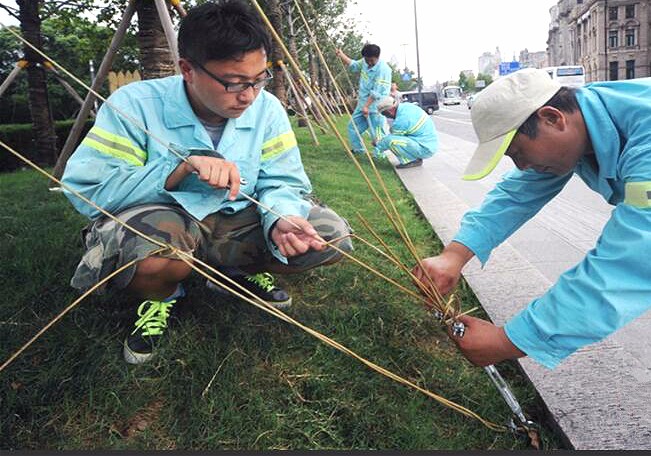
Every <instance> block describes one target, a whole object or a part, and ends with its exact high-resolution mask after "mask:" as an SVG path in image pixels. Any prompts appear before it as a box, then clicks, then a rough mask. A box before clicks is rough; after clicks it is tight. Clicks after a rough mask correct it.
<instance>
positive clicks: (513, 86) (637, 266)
mask: <svg viewBox="0 0 651 456" xmlns="http://www.w3.org/2000/svg"><path fill="white" fill-rule="evenodd" d="M471 114H472V122H473V126H474V128H475V132H476V133H477V136H478V137H479V146H478V147H477V150H476V151H475V154H474V155H473V157H472V159H471V161H470V163H469V165H468V167H467V169H466V172H465V176H464V178H465V179H468V180H475V179H481V178H482V177H484V176H486V175H487V174H488V173H490V172H491V171H492V170H493V169H494V168H495V166H496V164H497V162H498V161H499V160H500V159H501V157H502V156H503V155H506V156H507V157H509V158H511V159H512V160H513V162H514V163H515V165H516V166H517V168H518V169H517V170H513V171H510V172H509V173H507V174H506V175H505V176H504V178H503V180H502V181H501V182H500V183H499V184H497V185H496V187H495V188H494V189H493V190H492V191H491V192H489V193H488V195H487V196H486V199H485V200H484V202H483V204H482V206H481V207H479V208H477V209H473V210H471V211H469V212H468V213H466V214H465V216H464V217H463V219H462V221H461V228H460V229H459V231H458V233H457V234H456V236H455V237H454V240H453V241H452V242H450V244H448V245H447V246H446V247H445V248H444V250H443V251H442V252H441V254H440V255H438V256H436V257H432V258H427V259H425V260H423V261H422V262H421V264H420V265H419V266H416V267H415V268H414V273H415V274H416V276H417V277H418V278H419V279H420V280H421V281H424V277H425V274H427V275H428V276H429V277H431V278H432V279H433V281H434V283H435V285H436V286H437V287H438V289H439V291H440V292H441V293H443V294H446V293H448V292H449V291H450V290H451V289H452V288H453V287H454V286H455V285H456V283H457V281H458V280H459V277H460V274H461V270H462V268H463V266H464V265H465V264H466V263H467V262H468V261H469V260H470V259H471V258H472V257H473V256H477V258H478V259H479V260H480V261H481V263H482V264H485V263H486V261H487V260H488V257H489V255H490V252H491V251H492V250H493V249H494V248H495V247H497V246H498V245H499V244H500V243H501V242H502V241H504V240H505V239H506V238H507V237H508V236H510V235H511V234H512V233H513V232H514V231H516V230H517V229H518V228H519V227H520V226H522V225H523V224H524V223H525V222H526V221H527V220H529V219H530V218H532V217H533V216H534V215H535V214H536V213H537V212H538V211H539V210H540V209H541V208H542V207H543V206H544V205H545V204H546V203H547V202H548V201H550V200H551V199H552V198H553V197H554V196H555V195H557V194H558V193H559V192H560V191H561V189H562V188H563V187H564V186H565V184H566V183H567V182H568V181H569V179H570V178H571V176H572V174H573V173H576V174H577V175H578V176H579V177H581V179H583V181H585V183H586V184H587V185H588V186H589V187H590V188H591V189H593V190H594V191H596V192H597V193H599V194H601V195H602V196H603V198H604V199H605V200H606V201H607V202H608V203H610V204H612V205H613V206H614V209H613V211H612V215H611V218H610V220H609V221H608V223H607V224H606V226H605V227H604V229H603V232H602V234H601V236H600V238H599V240H598V242H597V244H596V246H595V247H594V248H593V249H592V250H590V251H589V252H588V253H587V254H586V256H585V258H584V259H583V260H582V261H581V262H580V263H579V264H577V265H576V266H575V267H573V268H572V269H570V270H568V271H566V272H565V273H563V274H562V275H561V276H560V277H559V279H558V281H557V282H556V283H555V284H554V285H553V286H552V287H551V288H550V289H549V290H548V291H547V292H546V293H545V294H544V295H543V296H541V297H540V298H538V299H536V300H534V301H533V302H531V303H530V304H529V305H528V306H527V307H526V308H525V309H523V310H522V311H521V312H520V313H518V314H517V315H515V316H514V317H513V318H512V319H511V320H510V321H508V322H507V323H506V324H505V325H504V327H497V326H495V325H493V324H492V323H489V322H487V321H485V320H481V319H477V318H473V317H469V316H466V317H461V318H460V320H461V321H462V322H463V323H465V325H466V332H465V335H464V336H463V337H462V338H461V337H456V336H453V337H452V339H453V340H454V341H455V343H456V344H457V345H458V346H459V348H460V349H461V351H462V352H463V354H464V356H466V357H467V358H468V359H469V360H470V361H471V362H473V363H474V364H477V365H481V366H485V365H488V364H493V363H496V362H499V361H502V360H504V359H512V358H519V357H522V356H526V355H528V356H529V357H531V358H532V359H534V360H535V361H536V362H538V363H540V364H542V365H544V366H546V367H548V368H554V367H555V366H557V365H558V364H559V363H560V362H561V361H562V360H564V359H565V358H566V357H567V356H569V355H571V354H572V353H573V352H574V351H576V350H577V349H579V348H580V347H582V346H585V345H587V344H591V343H595V342H597V341H599V340H601V339H603V338H605V337H606V336H608V335H609V334H611V333H613V332H614V331H616V330H617V329H619V328H620V327H622V326H624V325H625V324H627V323H628V322H630V321H631V320H633V319H635V318H636V317H638V316H640V315H641V314H643V313H644V312H645V311H647V310H648V309H649V308H650V307H651V261H650V260H651V78H644V79H633V80H626V81H609V82H596V83H592V84H588V85H586V86H584V87H582V88H579V89H571V88H567V87H561V86H560V85H559V84H558V82H556V81H553V80H552V79H550V78H549V76H548V75H547V73H546V72H545V71H542V70H536V69H525V70H520V71H518V72H515V73H513V74H511V75H509V76H506V77H503V78H501V79H498V80H497V81H495V82H494V83H493V84H491V85H490V86H488V87H487V88H486V89H485V90H484V91H483V92H481V94H480V95H479V96H478V97H477V98H476V100H475V104H474V105H473V108H472V112H471Z"/></svg>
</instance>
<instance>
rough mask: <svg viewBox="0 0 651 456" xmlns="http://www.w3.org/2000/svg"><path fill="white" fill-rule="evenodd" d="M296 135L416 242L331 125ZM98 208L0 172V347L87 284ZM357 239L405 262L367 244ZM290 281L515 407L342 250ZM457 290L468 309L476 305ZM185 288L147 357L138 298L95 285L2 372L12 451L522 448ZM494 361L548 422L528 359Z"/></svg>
mask: <svg viewBox="0 0 651 456" xmlns="http://www.w3.org/2000/svg"><path fill="white" fill-rule="evenodd" d="M341 125H342V126H343V125H344V124H343V122H342V123H341ZM342 130H343V129H342ZM297 135H298V138H299V143H300V144H301V149H302V152H303V161H304V163H305V167H306V169H307V171H308V174H309V175H310V177H311V179H312V183H313V185H314V189H315V194H316V195H317V196H318V198H319V199H321V200H322V201H324V202H326V203H327V204H328V205H329V206H330V207H332V208H333V209H335V210H336V211H337V212H338V213H339V214H341V215H343V216H344V217H346V218H347V219H348V220H349V221H350V223H351V225H352V226H353V227H354V228H355V230H356V232H357V233H358V234H360V235H361V236H363V237H364V238H366V239H367V240H372V238H371V236H370V234H368V233H366V232H365V230H364V229H363V226H362V225H361V223H360V222H359V220H358V219H357V216H356V213H357V212H359V213H361V214H362V215H363V216H364V217H365V218H366V219H367V220H369V221H370V222H371V224H372V225H373V226H374V228H375V229H377V230H378V231H379V232H380V233H382V235H383V236H384V237H385V239H386V240H387V242H388V243H389V244H390V245H392V246H396V248H397V249H398V250H402V251H403V254H404V249H400V248H399V247H400V242H399V238H398V236H397V235H396V234H395V233H393V230H392V229H391V228H390V225H389V223H388V221H387V220H386V218H385V217H384V215H383V214H382V213H381V211H380V209H379V205H378V203H377V202H376V201H374V199H373V197H372V195H371V194H370V193H369V191H368V189H367V186H366V184H365V183H364V182H363V181H362V179H361V177H360V176H359V173H358V171H357V170H356V169H355V168H354V166H353V165H352V163H351V161H350V159H349V158H348V157H347V155H346V154H345V153H344V151H343V148H342V146H341V145H340V144H339V143H338V141H337V140H336V139H335V138H334V137H323V136H322V137H320V141H321V145H320V146H319V147H315V146H313V145H312V144H311V142H310V139H309V135H308V134H307V132H306V130H305V129H304V128H301V129H297ZM0 153H7V152H6V151H3V152H0ZM434 159H436V158H434ZM365 166H366V167H367V168H368V165H365ZM379 166H380V168H381V172H382V175H383V177H384V179H385V180H386V182H387V184H388V186H389V189H390V193H391V195H392V197H393V199H394V201H395V202H396V205H397V207H398V208H399V210H400V212H401V214H402V216H403V217H404V220H405V223H406V225H407V227H408V231H409V233H410V235H411V237H412V239H413V240H414V242H415V244H416V245H417V246H418V249H419V251H420V254H421V255H422V256H426V255H431V254H434V253H435V252H437V251H438V250H439V249H440V247H441V244H440V242H439V240H438V239H437V238H436V236H435V234H434V233H433V231H432V229H431V227H430V226H429V224H428V223H427V221H425V220H424V219H423V218H422V217H421V216H420V214H419V212H418V209H417V207H416V205H415V203H414V200H413V199H412V198H411V196H410V194H409V193H408V192H407V191H406V190H405V189H404V188H403V187H402V186H401V184H400V182H399V180H398V178H397V177H396V176H395V174H394V172H393V170H392V168H391V166H390V165H389V164H387V163H384V164H381V165H379ZM85 223H86V222H85V219H84V218H83V217H81V216H80V215H78V214H77V213H76V212H75V211H74V210H73V208H72V206H71V205H70V204H69V203H68V201H67V200H66V199H65V197H64V196H63V195H62V194H60V193H52V192H49V191H48V189H47V181H46V179H45V178H44V177H42V176H41V175H39V174H37V173H35V172H33V171H17V172H15V173H11V174H5V175H0V239H1V243H0V258H2V266H1V271H2V273H1V274H0V291H1V295H0V363H1V362H3V361H4V360H5V359H7V358H8V357H9V356H10V355H11V354H12V353H13V352H15V351H16V350H17V349H18V348H19V347H20V346H21V345H22V344H23V343H25V342H26V341H27V340H28V339H29V338H30V337H32V336H33V335H34V334H35V333H36V332H37V331H38V330H39V329H41V328H42V327H43V326H44V325H45V324H47V323H48V322H49V321H50V320H51V319H52V318H53V317H54V316H55V315H57V314H58V313H59V312H60V311H61V310H62V309H64V308H65V307H66V306H67V305H68V304H69V303H70V302H72V301H73V300H74V299H75V298H76V297H77V296H78V295H77V293H76V291H75V290H73V289H72V288H71V287H70V286H69V284H68V283H69V280H70V277H71V275H72V273H73V272H74V269H75V267H76V265H77V262H78V261H79V258H80V256H81V253H82V246H81V238H80V235H79V230H80V229H81V228H82V227H83V226H84V225H85ZM354 255H355V257H357V258H359V259H362V260H364V261H366V262H368V263H369V264H372V265H373V266H374V267H376V268H378V269H379V270H381V271H383V272H384V273H386V274H388V275H390V276H392V277H396V278H398V277H400V275H399V274H398V273H397V271H396V270H395V268H394V267H393V266H391V265H390V264H388V262H387V261H386V260H384V259H382V258H380V257H378V255H377V253H374V252H373V251H372V250H371V249H369V248H365V247H364V246H361V245H360V244H359V243H357V244H356V251H355V252H354ZM404 258H405V261H406V262H407V263H408V264H411V263H412V261H411V260H408V257H407V256H406V255H405V256H404ZM399 280H400V281H401V282H402V283H404V284H407V285H408V286H410V287H411V288H412V289H413V285H411V284H410V283H409V281H408V280H405V279H404V278H400V279H399ZM280 281H281V283H282V285H283V286H285V287H286V288H287V289H288V290H289V291H290V292H291V294H292V296H293V298H294V305H293V306H292V307H291V308H290V309H289V310H288V311H287V313H288V314H289V315H291V316H292V317H293V318H295V319H297V320H299V321H301V322H302V323H304V324H305V325H307V326H309V327H311V328H313V329H315V330H317V331H319V332H321V333H323V334H325V335H327V336H329V337H331V338H333V339H335V340H336V341H338V342H340V343H342V344H343V345H345V346H347V347H349V348H350V349H352V350H354V351H356V352H357V353H359V354H360V355H362V356H364V357H366V358H368V359H369V360H371V361H373V362H375V363H377V364H379V365H381V366H383V367H385V368H387V369H389V370H391V371H393V372H395V373H397V374H399V375H401V376H403V377H406V378H407V379H409V380H411V381H412V382H415V383H417V384H418V385H420V386H422V387H424V388H427V389H430V390H431V391H432V392H434V393H437V394H440V395H442V396H444V397H446V398H447V399H450V400H453V401H455V402H457V403H459V404H461V405H463V406H465V407H468V408H470V409H471V410H473V411H475V412H477V413H479V414H480V415H481V416H483V417H484V418H486V419H488V420H490V421H493V422H497V423H500V424H503V423H505V422H506V421H507V420H508V419H509V418H510V412H509V410H508V408H507V406H506V405H505V403H504V402H503V400H502V399H501V397H500V396H499V394H498V392H497V390H496V389H495V388H494V387H493V386H492V383H491V382H490V380H489V378H488V377H487V376H486V375H485V374H484V372H483V370H482V369H480V368H476V367H473V366H472V365H470V364H469V363H468V362H466V361H465V360H464V358H463V357H462V356H461V355H460V354H459V353H458V352H457V350H456V348H455V346H454V345H453V344H452V343H451V342H450V341H449V340H448V338H447V336H446V335H445V333H444V331H443V330H442V328H441V327H440V326H439V325H438V324H436V323H435V322H434V321H433V320H432V318H431V317H430V316H429V315H428V314H427V313H426V312H425V311H424V310H423V309H422V307H421V305H420V304H419V303H417V302H415V301H414V299H411V298H410V297H409V296H405V294H404V293H402V292H400V291H399V290H397V289H396V288H394V287H393V286H391V285H390V284H388V283H386V282H384V281H382V280H381V279H379V278H377V277H376V276H374V275H373V274H372V273H370V272H368V271H366V270H364V269H362V268H361V267H359V266H357V265H355V264H354V263H353V262H351V261H343V262H341V263H339V264H337V265H334V266H330V267H326V268H320V269H316V270H312V271H310V272H308V273H305V274H300V275H294V276H287V277H282V278H280ZM461 288H462V290H463V291H462V292H461V295H462V299H463V302H464V309H469V308H471V307H474V306H475V305H477V300H476V298H475V297H474V295H473V294H472V292H471V291H469V290H468V288H467V287H465V286H464V285H462V286H461ZM186 289H188V291H189V295H188V298H187V299H186V301H184V306H183V308H182V310H181V318H180V323H179V325H177V326H176V327H175V328H174V330H173V331H170V333H169V337H167V338H166V341H165V343H164V344H163V347H162V348H161V351H160V355H159V356H158V357H157V358H156V359H155V361H154V362H152V363H151V364H148V365H142V366H135V367H134V366H130V365H127V364H126V363H125V362H124V361H123V360H122V353H121V348H122V341H123V338H124V335H125V331H126V328H127V327H128V326H130V324H131V323H132V320H133V316H134V312H135V305H136V304H137V302H135V301H133V300H131V299H129V298H127V297H126V296H125V295H123V294H120V293H117V292H115V293H112V292H109V293H106V294H104V295H101V296H91V297H90V298H88V299H87V300H86V301H84V302H82V303H81V304H80V305H79V306H78V307H77V308H76V309H75V310H73V311H72V312H71V313H70V314H68V315H67V316H66V317H65V318H64V319H63V320H62V321H61V322H59V323H58V324H57V325H56V326H54V327H53V328H52V329H51V330H50V331H48V332H47V333H45V335H44V336H43V337H41V338H40V339H39V340H38V341H37V342H36V343H35V344H34V345H33V346H32V347H31V348H29V349H28V350H27V351H26V352H25V353H24V354H23V355H22V356H21V357H20V358H19V359H18V360H17V361H15V362H14V363H13V364H12V365H10V366H9V367H8V368H7V369H5V370H4V371H3V372H1V373H0V449H68V450H70V449H194V450H212V449H400V450H407V449H410V450H425V449H518V448H526V447H527V442H526V440H525V439H523V438H519V437H516V436H514V435H512V434H509V433H496V432H493V431H491V430H489V429H487V428H486V427H484V426H483V425H482V424H481V423H479V422H478V421H475V420H472V419H469V418H466V417H464V416H462V415H460V414H458V413H456V412H454V411H452V410H450V409H447V408H445V407H443V406H441V405H440V404H438V403H437V402H435V401H434V400H432V399H429V398H428V397H427V396H425V395H423V394H421V393H419V392H417V391H414V390H412V389H409V388H407V387H405V386H402V385H400V384H397V383H395V382H393V381H391V380H389V379H387V378H385V377H383V376H381V375H379V374H377V373H375V372H373V371H371V370H369V369H368V368H367V367H365V366H363V365H362V364H360V363H359V362H357V361H355V360H354V359H352V358H349V357H347V356H345V355H344V354H342V353H340V352H339V351H336V350H334V349H332V348H330V347H328V346H326V345H324V344H323V343H321V342H320V341H318V340H317V339H315V338H313V337H312V336H310V335H308V334H306V333H305V332H303V331H301V330H300V329H297V328H295V327H294V326H290V325H288V324H286V323H284V322H282V321H280V320H277V319H275V318H274V317H271V316H269V315H267V314H264V313H263V312H262V311H260V310H258V309H257V308H255V307H253V306H251V305H249V304H247V303H244V302H239V301H237V300H234V299H233V300H223V299H216V298H215V297H214V296H212V295H211V294H210V293H209V292H207V291H206V290H205V289H204V287H203V280H201V279H199V278H198V277H195V278H193V279H191V280H190V281H189V284H188V286H186ZM480 315H481V314H480ZM499 367H500V370H501V372H502V373H503V375H504V376H505V377H506V378H507V381H508V382H509V383H510V384H511V386H512V387H513V389H514V391H515V393H516V395H517V397H518V398H519V400H520V401H521V403H522V405H523V407H524V409H525V411H526V413H527V414H528V415H530V416H531V417H532V418H533V419H534V420H537V421H540V420H542V419H543V418H544V413H543V406H542V402H541V401H540V399H539V398H538V397H537V395H536V393H535V390H534V389H533V387H532V386H531V385H530V384H529V383H528V382H527V381H526V379H525V378H524V377H523V375H522V374H521V373H520V371H519V370H518V368H517V366H516V365H515V364H514V363H503V364H501V365H500V366H499ZM215 374H216V375H215ZM213 376H215V379H214V381H213V382H212V384H211V385H210V388H207V386H208V384H209V382H210V380H211V378H213ZM542 439H543V445H544V448H545V449H555V448H559V447H561V444H560V439H559V438H558V437H557V436H555V434H554V433H553V432H552V431H551V430H550V428H543V430H542Z"/></svg>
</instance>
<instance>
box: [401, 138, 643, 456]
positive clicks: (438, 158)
mask: <svg viewBox="0 0 651 456" xmlns="http://www.w3.org/2000/svg"><path fill="white" fill-rule="evenodd" d="M439 140H440V150H439V152H438V153H437V154H435V155H434V157H432V158H430V159H428V160H425V161H424V164H423V166H422V167H420V168H411V169H405V170H399V171H398V175H399V176H400V178H401V179H402V181H403V182H404V184H405V186H406V187H407V189H408V190H409V191H410V192H411V193H412V194H413V195H414V198H415V199H416V201H417V203H418V205H419V206H420V208H421V210H422V212H423V214H424V215H425V217H427V219H428V220H429V221H430V223H431V225H432V227H433V228H434V230H435V231H436V233H437V235H438V236H439V238H440V239H441V240H442V241H443V243H444V244H447V243H448V242H449V241H450V240H451V239H452V237H453V236H454V234H455V233H456V230H457V228H458V226H459V221H460V220H461V217H462V215H463V214H464V213H465V212H466V211H467V210H468V209H469V208H471V207H475V206H477V205H478V204H480V203H481V201H482V200H483V197H484V194H485V193H486V192H487V191H488V190H490V189H491V188H493V186H494V184H495V183H496V182H497V181H499V180H500V176H501V175H502V174H503V172H504V171H506V170H508V169H510V168H511V167H512V164H511V162H510V160H508V159H504V160H502V161H501V162H500V164H499V165H498V167H497V169H496V171H495V172H493V173H492V174H491V175H490V176H488V177H487V178H485V179H483V180H481V181H478V182H466V181H463V180H461V174H462V172H463V169H464V167H465V165H466V163H467V162H468V160H470V156H471V155H472V152H473V150H474V147H475V144H474V143H471V142H468V141H464V140H461V139H459V138H457V137H455V136H451V135H446V134H442V133H439ZM568 195H571V198H570V197H568ZM611 209H612V208H611V207H610V206H609V205H608V204H606V203H605V202H604V201H603V200H602V199H601V197H600V196H599V195H597V194H595V193H593V192H592V191H591V190H589V189H587V187H586V186H585V185H584V184H583V183H582V182H581V181H580V180H579V179H577V178H576V177H575V178H573V179H572V181H571V182H570V183H569V184H568V186H567V187H566V188H565V189H564V190H563V192H562V193H561V194H560V195H558V196H557V197H556V198H555V199H554V200H553V201H552V202H551V203H549V204H548V205H547V206H546V207H545V208H544V209H543V210H542V211H541V212H540V213H539V214H538V215H537V216H536V217H535V218H534V219H532V220H530V221H529V222H528V223H527V224H525V225H524V226H523V227H522V228H521V229H520V230H519V231H518V232H516V233H515V234H514V235H513V236H512V237H511V238H510V239H509V240H508V241H507V242H506V243H504V244H503V245H501V246H500V247H499V248H497V249H496V250H494V251H493V254H492V255H491V257H490V259H489V261H488V263H487V264H486V267H485V268H484V270H481V268H480V263H479V261H478V260H476V259H473V260H472V261H471V262H470V263H469V264H468V265H467V266H466V269H465V270H464V277H465V278H466V280H467V282H468V283H469V285H470V286H471V287H472V289H473V290H474V292H475V294H476V295H477V297H478V299H479V301H480V302H481V304H482V306H483V307H484V309H486V311H487V313H488V314H489V315H490V317H491V319H492V320H493V321H494V322H495V323H496V324H498V325H501V324H504V322H505V321H506V320H508V319H509V318H510V317H512V316H513V315H514V314H515V313H517V312H518V311H519V310H520V309H522V308H523V307H525V306H526V305H527V304H528V303H529V302H530V301H531V300H532V299H534V298H536V297H538V296H540V295H541V294H542V293H544V292H545V290H547V289H548V288H549V287H550V286H551V285H552V284H553V282H554V281H555V280H556V278H557V277H558V276H559V275H560V274H561V273H562V272H563V271H565V270H566V269H568V268H570V267H572V266H573V265H575V264H576V263H577V262H578V261H579V260H580V259H581V258H583V256H584V254H585V252H586V251H587V250H589V249H591V248H592V247H593V246H594V244H595V242H596V240H597V238H598V236H599V233H600V232H601V229H602V227H603V225H604V224H605V223H606V221H607V219H608V217H609V215H610V211H611ZM586 317H588V316H586ZM520 363H521V365H522V367H523V369H524V371H525V372H526V374H527V375H528V376H529V378H530V379H531V381H532V382H533V384H534V386H535V387H536V389H537V390H538V392H539V393H540V395H541V397H542V398H543V400H544V401H545V403H546V405H547V407H548V408H549V410H550V412H551V414H552V417H553V419H554V420H555V421H556V422H557V423H558V425H559V426H560V428H561V430H562V431H563V432H564V433H565V435H566V437H567V439H568V441H569V442H570V443H571V444H572V445H573V447H574V448H575V449H651V312H649V313H647V314H646V315H644V316H643V317H641V318H639V319H638V320H636V321H635V322H633V323H632V324H630V325H628V326H626V327H625V328H624V329H622V330H620V331H619V332H618V333H616V334H614V335H612V336H611V337H609V338H608V339H606V340H605V341H602V342H601V343H599V344H595V345H591V346H588V347H586V348H584V349H582V350H580V351H578V352H577V353H575V354H574V355H572V356H571V357H570V358H568V359H567V360H565V361H564V362H563V363H562V364H561V365H560V366H558V367H557V368H556V369H554V370H549V369H546V368H544V367H542V366H540V365H538V364H536V363H535V362H533V361H532V360H530V359H529V358H524V359H522V360H521V361H520Z"/></svg>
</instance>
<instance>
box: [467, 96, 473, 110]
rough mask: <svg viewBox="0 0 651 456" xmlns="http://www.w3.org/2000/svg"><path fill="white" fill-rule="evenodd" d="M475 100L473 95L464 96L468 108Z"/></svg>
mask: <svg viewBox="0 0 651 456" xmlns="http://www.w3.org/2000/svg"><path fill="white" fill-rule="evenodd" d="M474 102H475V95H468V96H467V97H466V104H467V105H468V109H470V108H472V104H473V103H474Z"/></svg>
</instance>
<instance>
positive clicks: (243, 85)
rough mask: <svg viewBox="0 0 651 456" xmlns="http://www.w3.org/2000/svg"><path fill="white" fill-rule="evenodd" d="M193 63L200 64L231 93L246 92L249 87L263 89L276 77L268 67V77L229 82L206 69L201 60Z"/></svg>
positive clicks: (266, 72)
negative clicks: (250, 80) (249, 80)
mask: <svg viewBox="0 0 651 456" xmlns="http://www.w3.org/2000/svg"><path fill="white" fill-rule="evenodd" d="M192 63H193V64H194V65H196V66H198V67H199V68H201V70H202V71H203V72H204V73H206V74H207V75H208V76H210V77H211V78H213V79H214V80H215V81H217V82H219V83H220V84H221V85H223V86H224V89H226V91H227V92H230V93H238V92H244V91H245V90H246V89H248V88H249V87H253V90H260V89H262V88H263V87H265V86H266V85H267V84H269V83H270V82H271V80H272V79H273V78H274V77H273V74H272V73H271V71H270V70H269V68H267V69H266V70H265V74H266V75H267V77H266V78H264V79H259V80H257V81H254V82H228V81H224V80H223V79H221V78H220V77H218V76H215V75H214V74H213V73H211V72H210V71H208V70H207V69H206V67H204V66H203V65H202V64H200V63H199V62H197V61H195V60H193V61H192Z"/></svg>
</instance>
